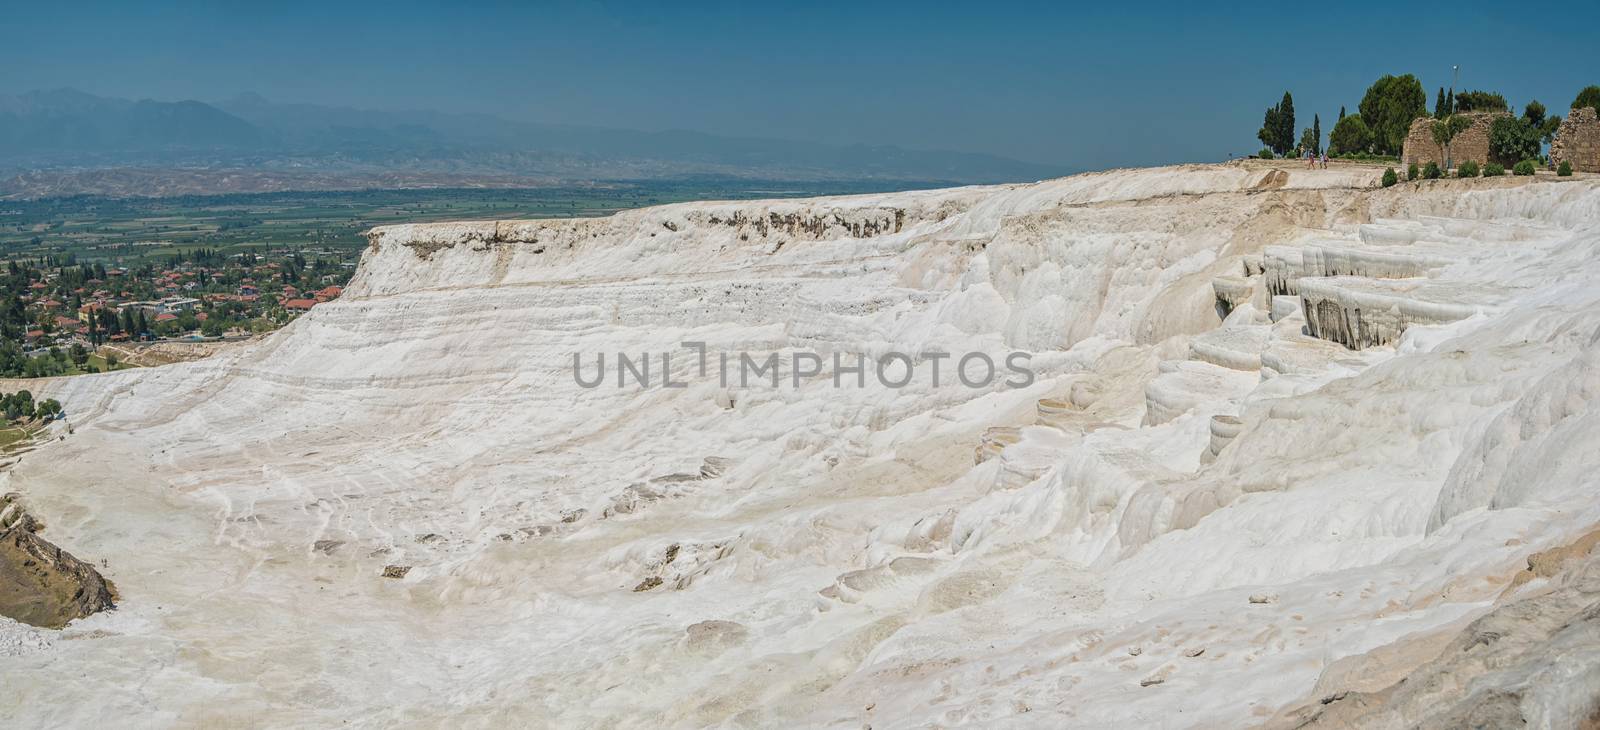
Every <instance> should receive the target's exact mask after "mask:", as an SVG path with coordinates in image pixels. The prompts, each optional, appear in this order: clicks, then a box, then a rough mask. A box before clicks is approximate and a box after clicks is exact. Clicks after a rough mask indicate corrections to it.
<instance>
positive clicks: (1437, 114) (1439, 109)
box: [1433, 86, 1450, 119]
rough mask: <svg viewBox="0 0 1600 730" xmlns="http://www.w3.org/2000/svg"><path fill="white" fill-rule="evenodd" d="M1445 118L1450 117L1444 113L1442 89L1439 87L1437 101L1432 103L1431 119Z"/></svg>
mask: <svg viewBox="0 0 1600 730" xmlns="http://www.w3.org/2000/svg"><path fill="white" fill-rule="evenodd" d="M1447 116H1450V115H1449V113H1448V112H1446V111H1445V105H1444V87H1443V86H1441V87H1439V100H1438V101H1435V102H1434V103H1433V118H1434V119H1444V118H1445V117H1447Z"/></svg>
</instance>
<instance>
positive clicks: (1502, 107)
mask: <svg viewBox="0 0 1600 730" xmlns="http://www.w3.org/2000/svg"><path fill="white" fill-rule="evenodd" d="M1510 108H1511V106H1510V105H1509V104H1507V103H1506V98H1505V97H1504V96H1501V95H1499V94H1496V93H1494V92H1492V91H1463V92H1461V93H1459V94H1456V101H1455V110H1454V112H1453V113H1455V114H1460V113H1462V112H1503V111H1507V110H1509V109H1510Z"/></svg>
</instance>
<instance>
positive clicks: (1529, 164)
mask: <svg viewBox="0 0 1600 730" xmlns="http://www.w3.org/2000/svg"><path fill="white" fill-rule="evenodd" d="M1511 174H1513V175H1522V176H1528V175H1532V174H1533V160H1523V161H1521V162H1518V163H1517V166H1516V167H1513V168H1511Z"/></svg>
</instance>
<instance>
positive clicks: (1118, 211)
mask: <svg viewBox="0 0 1600 730" xmlns="http://www.w3.org/2000/svg"><path fill="white" fill-rule="evenodd" d="M370 238H371V241H372V244H371V247H370V248H369V250H368V251H367V252H366V253H365V255H364V256H363V259H362V262H361V265H360V269H359V271H358V272H357V274H356V277H355V280H354V281H353V282H352V284H351V286H350V287H348V288H347V290H346V293H345V295H344V296H343V297H342V298H341V299H339V300H338V301H336V302H332V303H329V304H325V305H322V306H319V307H317V308H316V309H315V310H313V311H312V312H310V313H309V314H307V315H306V316H304V317H302V318H300V319H299V320H297V321H296V322H294V323H292V324H291V325H289V326H288V327H286V328H285V329H283V330H282V331H280V332H278V333H275V334H273V335H271V336H269V337H267V338H265V339H263V340H262V341H259V342H254V343H249V344H246V345H243V346H240V347H237V348H229V349H227V350H225V351H223V352H220V353H218V354H217V355H215V356H213V357H209V358H206V359H202V360H198V361H194V362H187V363H179V364H175V365H169V366H163V367H158V368H149V369H142V370H132V371H122V372H116V373H108V374H103V375H97V376H88V377H78V378H71V379H67V380H64V381H58V382H51V383H46V384H43V385H37V386H33V387H32V389H33V390H34V392H35V393H41V392H42V393H44V394H45V395H47V396H48V397H54V398H57V399H58V400H60V401H61V402H62V403H63V404H64V405H65V407H66V409H67V412H68V413H69V414H71V415H70V418H69V422H70V425H71V427H72V430H73V433H72V434H71V435H68V436H67V437H66V438H65V439H62V440H59V441H54V442H51V443H49V444H46V445H43V446H41V447H40V448H39V449H38V450H37V451H36V452H35V453H32V454H30V455H29V456H28V458H27V459H25V460H24V461H23V462H22V463H20V464H18V465H17V466H16V467H15V468H14V469H13V470H12V471H10V472H8V473H6V474H4V475H0V491H19V492H21V493H23V494H25V495H27V498H28V499H29V501H30V505H31V506H32V509H33V510H34V511H35V512H36V513H37V514H42V515H46V516H48V517H49V518H50V519H51V521H52V527H51V532H52V538H53V539H57V540H59V541H60V542H61V543H62V544H64V545H68V546H70V547H71V548H72V549H73V550H74V551H76V552H79V553H80V554H86V555H96V556H106V560H107V565H108V567H107V568H106V573H107V575H108V576H109V577H110V578H112V579H114V580H116V581H117V585H118V587H119V590H120V591H121V599H120V600H119V605H118V610H117V611H114V612H108V613H100V614H95V615H92V616H89V617H87V618H84V619H79V620H77V621H74V622H73V623H71V624H70V625H69V626H68V627H67V628H66V629H65V630H64V631H63V632H61V634H60V635H59V637H58V638H59V640H57V637H54V635H47V634H43V633H40V632H38V631H37V630H34V629H30V628H27V627H21V626H17V625H15V624H6V623H4V622H0V653H4V654H5V655H6V659H5V661H4V662H0V723H3V724H5V725H7V726H11V725H16V726H40V725H58V726H61V725H74V726H85V725H93V724H104V723H111V722H115V723H133V724H138V723H152V724H177V725H185V724H187V725H211V726H223V725H238V724H255V723H260V722H262V718H270V722H271V724H279V725H300V726H326V725H334V724H340V723H342V722H345V721H353V722H361V723H369V724H385V725H387V724H399V725H406V724H409V725H482V726H490V725H533V726H596V725H601V726H615V727H681V726H707V725H722V726H729V727H772V726H785V727H795V726H825V727H861V726H866V725H870V726H872V727H880V728H881V727H924V726H953V725H963V724H965V725H982V726H995V725H1006V726H1019V727H1021V726H1040V727H1113V726H1118V727H1127V726H1159V727H1242V726H1251V725H1257V724H1276V723H1289V724H1298V723H1304V722H1328V723H1334V722H1336V721H1340V718H1355V719H1354V720H1352V722H1354V721H1357V720H1360V721H1363V722H1364V721H1365V718H1369V717H1372V718H1378V717H1380V716H1381V717H1383V718H1390V719H1386V720H1383V722H1391V720H1392V722H1393V723H1398V724H1399V725H1407V724H1408V723H1412V722H1415V721H1418V718H1422V717H1424V716H1427V715H1428V714H1429V713H1433V716H1437V717H1438V718H1439V722H1441V723H1448V722H1453V721H1455V720H1457V719H1462V718H1468V719H1470V718H1478V717H1493V718H1497V719H1499V718H1506V719H1508V720H1509V719H1512V718H1514V719H1518V720H1520V721H1523V722H1529V723H1533V724H1538V723H1539V722H1543V721H1545V720H1549V721H1550V725H1551V726H1561V724H1562V723H1569V724H1570V723H1571V722H1573V721H1574V720H1573V719H1574V718H1581V717H1585V715H1584V713H1585V712H1589V711H1590V709H1589V708H1588V706H1587V705H1585V704H1584V702H1585V701H1586V699H1585V698H1590V699H1592V698H1594V697H1597V696H1600V691H1597V690H1600V683H1597V681H1596V679H1595V668H1596V666H1597V665H1600V660H1596V659H1595V658H1594V656H1595V655H1594V654H1593V653H1592V652H1588V651H1587V649H1586V647H1587V644H1586V643H1585V642H1586V641H1587V640H1588V639H1587V638H1585V637H1587V636H1588V634H1587V633H1584V632H1586V631H1588V629H1587V628H1586V627H1587V626H1588V623H1587V619H1586V618H1584V617H1585V616H1587V613H1585V611H1586V610H1587V609H1584V608H1582V607H1581V606H1582V605H1583V604H1584V601H1585V600H1587V599H1586V598H1585V596H1587V595H1588V593H1587V592H1586V591H1588V588H1587V587H1585V586H1587V583H1586V582H1585V581H1588V577H1587V573H1582V572H1581V571H1579V570H1578V569H1577V568H1569V567H1560V568H1551V567H1549V565H1550V564H1551V563H1552V559H1551V558H1549V557H1541V556H1550V555H1554V554H1555V553H1552V552H1551V551H1553V550H1555V551H1560V550H1566V552H1562V553H1560V554H1561V555H1568V554H1569V553H1572V554H1575V553H1576V552H1577V549H1576V548H1571V546H1573V545H1577V544H1580V542H1581V540H1580V538H1582V537H1583V536H1584V535H1587V534H1590V533H1591V532H1592V531H1593V530H1595V529H1596V526H1597V525H1600V500H1596V499H1594V495H1595V494H1596V489H1597V487H1600V484H1597V482H1596V481H1595V476H1594V475H1595V474H1596V473H1597V470H1596V469H1595V466H1596V463H1595V461H1594V457H1593V454H1596V453H1600V415H1597V413H1596V411H1595V409H1594V408H1593V402H1594V400H1595V398H1596V396H1597V395H1600V376H1597V373H1600V370H1597V369H1596V368H1597V364H1596V363H1597V362H1600V360H1597V358H1600V286H1597V284H1600V183H1596V182H1594V181H1589V180H1583V179H1578V180H1576V181H1572V180H1570V179H1563V180H1556V179H1554V178H1542V177H1541V178H1536V179H1528V178H1515V179H1513V178H1497V179H1478V180H1452V181H1439V182H1433V183H1429V184H1426V185H1402V186H1396V187H1393V188H1388V189H1381V188H1379V186H1378V174H1377V172H1376V171H1375V170H1373V169H1372V168H1364V167H1349V168H1343V169H1341V168H1338V167H1336V168H1335V169H1332V170H1327V171H1323V170H1303V169H1299V168H1297V167H1291V168H1278V167H1272V166H1270V165H1266V164H1263V163H1257V162H1247V163H1237V164H1231V165H1219V166H1184V167H1174V168H1162V169H1149V170H1122V171H1113V172H1106V173H1098V174H1092V175H1081V176H1076V177H1071V178H1064V179H1060V180H1052V181H1047V182H1042V183H1038V184H1033V185H1012V186H1001V187H982V188H961V189H955V190H936V191H920V192H909V193H897V194H892V195H873V196H858V197H847V198H830V199H819V200H801V201H767V202H747V203H697V204H688V205H673V206H665V207H660V208H653V209H646V210H638V211H630V212H626V213H620V214H618V215H616V216H613V217H610V218H605V219H594V220H582V221H501V222H481V223H461V224H444V225H425V226H399V227H391V228H384V229H379V230H376V231H374V232H373V233H372V234H371V236H370ZM685 342H695V343H704V344H703V347H704V350H705V352H706V353H707V355H708V362H709V363H711V365H712V369H710V370H709V372H707V371H703V370H702V369H701V368H700V363H699V361H698V359H697V358H696V357H695V356H694V352H695V350H694V349H690V348H688V347H686V346H685V345H683V344H682V343H685ZM889 352H903V353H911V354H913V356H914V357H913V359H914V360H915V364H916V366H917V369H916V373H917V375H916V377H914V378H913V379H912V380H911V381H910V382H909V383H908V384H906V385H904V386H903V387H890V386H888V385H884V384H881V383H879V382H878V381H877V379H876V378H873V377H870V376H869V377H865V378H863V379H862V380H861V381H859V382H858V381H857V380H856V379H855V376H854V375H847V374H844V373H842V372H839V371H836V370H835V367H834V365H833V363H832V359H831V356H832V355H833V354H835V353H852V354H853V353H863V354H865V355H867V356H869V357H878V356H881V355H883V354H885V353H889ZM973 352H977V353H983V354H985V355H987V356H989V357H990V358H992V359H993V360H994V361H995V362H1004V360H1005V357H1006V356H1007V355H1008V354H1010V353H1013V352H1023V353H1026V354H1028V355H1030V356H1031V358H1030V359H1029V360H1028V367H1029V369H1030V370H1031V371H1032V373H1033V375H1034V378H1033V382H1032V383H1031V384H1028V385H1026V386H1024V387H1010V386H1007V385H1006V384H1005V383H1004V382H1003V381H1002V380H1001V379H995V380H993V381H986V382H984V383H983V384H982V385H981V386H979V387H967V386H964V385H960V384H959V383H957V382H956V381H955V380H954V379H953V378H951V377H950V369H949V368H950V367H951V365H952V362H953V361H954V357H951V358H949V359H944V360H940V356H941V355H943V354H951V355H953V356H959V355H960V354H962V353H973ZM601 353H604V354H606V356H607V358H608V361H609V362H613V363H614V362H615V358H616V356H617V355H618V354H619V353H622V354H625V355H627V356H628V357H630V358H634V359H635V360H637V359H638V358H639V356H640V355H644V354H647V353H648V354H649V362H650V367H651V369H652V376H653V377H654V378H656V379H655V380H654V381H653V382H654V383H655V385H652V386H651V387H638V386H637V385H634V384H632V383H627V382H625V383H624V384H623V385H621V386H618V385H617V384H616V383H617V381H616V377H617V376H616V372H615V371H614V370H613V371H610V372H608V376H607V379H606V380H605V381H604V382H603V383H602V384H601V385H600V386H597V387H592V388H589V387H583V386H581V385H579V384H578V383H577V382H576V381H575V380H574V374H573V371H572V368H573V357H574V355H575V354H576V355H579V356H581V357H582V358H584V361H585V362H587V363H593V362H594V361H595V360H594V357H595V356H596V355H597V354H601ZM662 353H670V354H671V357H670V359H668V360H663V359H662V358H661V357H660V355H661V354H662ZM729 353H732V354H735V355H737V354H738V353H748V354H751V355H752V356H754V357H756V358H761V357H764V356H766V355H768V354H772V353H777V354H779V355H782V356H785V357H784V358H783V362H786V363H787V362H791V361H794V362H799V360H793V359H792V357H793V356H795V355H797V354H799V353H815V354H817V355H818V356H819V357H820V358H821V360H822V362H823V363H825V364H824V365H823V366H822V370H821V372H820V373H818V374H817V375H816V376H814V377H809V378H801V379H800V380H799V381H795V380H793V379H791V377H790V376H792V375H793V373H792V372H790V369H789V368H788V367H787V366H785V368H784V371H783V372H781V373H780V375H781V376H782V377H780V378H779V379H778V385H776V386H772V385H769V384H768V383H767V382H766V381H762V382H761V383H759V384H756V383H752V384H751V385H750V386H748V387H740V386H739V385H738V384H737V383H733V384H729V383H724V382H721V381H720V380H719V378H718V377H717V373H716V371H715V369H714V367H715V363H716V362H717V358H718V356H719V355H721V354H729ZM935 362H942V365H943V367H944V368H945V370H944V371H943V372H944V377H943V380H942V383H941V384H940V385H938V386H935V385H934V384H933V383H932V379H931V377H929V376H930V375H931V368H932V366H933V364H934V363H935ZM663 370H665V371H667V372H668V373H670V375H671V376H672V380H673V381H675V382H681V383H683V384H684V387H681V388H679V387H663V386H662V385H660V382H661V380H660V379H659V377H660V376H661V375H662V374H663V373H662V371H663ZM834 376H843V377H841V379H840V380H841V382H840V383H838V384H836V383H835V382H834ZM1591 547H1592V546H1591ZM1531 558H1532V559H1534V563H1535V564H1537V565H1538V566H1543V567H1540V568H1538V569H1537V570H1532V569H1529V565H1530V559H1531ZM1585 560H1588V558H1587V553H1585V557H1583V558H1581V559H1580V558H1578V557H1572V558H1571V559H1570V560H1567V559H1565V558H1564V559H1562V560H1559V561H1554V562H1555V563H1557V564H1559V565H1561V566H1573V565H1580V564H1586V563H1585V562H1584V561H1585ZM1525 573H1526V575H1525ZM1529 601H1533V602H1536V603H1532V604H1527V605H1526V606H1525V605H1524V604H1525V603H1527V602H1529ZM1538 602H1542V603H1538ZM1519 606H1520V608H1519ZM1537 606H1544V608H1534V607H1537ZM1535 614H1537V615H1538V617H1540V618H1538V620H1536V621H1535V620H1531V619H1530V620H1527V621H1524V620H1520V618H1521V617H1532V616H1534V615H1535ZM1580 619H1581V620H1580ZM1562 626H1572V627H1576V628H1574V629H1572V630H1571V631H1570V632H1567V633H1564V632H1565V631H1566V629H1562V628H1561V627H1562ZM1463 631H1468V632H1476V634H1481V635H1488V634H1493V635H1494V636H1495V637H1497V638H1496V641H1494V642H1493V647H1491V651H1492V652H1496V653H1494V654H1493V656H1494V657H1496V658H1495V659H1494V660H1493V661H1478V659H1477V657H1481V656H1485V655H1484V654H1482V653H1481V652H1480V650H1478V649H1475V648H1473V647H1474V643H1473V642H1474V641H1475V640H1474V639H1463V638H1462V637H1464V636H1472V635H1474V634H1472V633H1468V634H1463V633H1462V632H1463ZM1501 652H1503V653H1501ZM1502 658H1503V659H1504V661H1501V659H1502ZM1513 666H1514V667H1516V669H1514V670H1512V671H1500V669H1501V668H1504V667H1513ZM1407 677H1413V678H1417V680H1416V681H1423V682H1425V685H1415V684H1412V685H1410V686H1409V687H1405V686H1402V687H1399V688H1396V683H1398V682H1399V681H1400V680H1402V679H1405V678H1407ZM1424 686H1425V687H1426V688H1427V689H1426V691H1420V690H1418V689H1415V688H1416V687H1424ZM1475 697H1479V698H1484V697H1489V698H1494V699H1493V702H1490V703H1489V704H1484V703H1482V702H1478V701H1477V700H1475V699H1474V698H1475ZM1324 700H1327V702H1326V703H1325V702H1324ZM1472 708H1483V713H1492V714H1481V713H1480V714H1473V713H1474V712H1477V710H1474V709H1472Z"/></svg>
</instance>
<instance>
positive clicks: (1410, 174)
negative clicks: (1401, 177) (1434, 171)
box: [1406, 162, 1422, 180]
mask: <svg viewBox="0 0 1600 730" xmlns="http://www.w3.org/2000/svg"><path fill="white" fill-rule="evenodd" d="M1421 174H1422V171H1421V170H1418V169H1417V163H1415V162H1413V163H1411V166H1410V167H1407V168H1406V179H1407V180H1415V179H1417V176H1418V175H1421Z"/></svg>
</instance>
